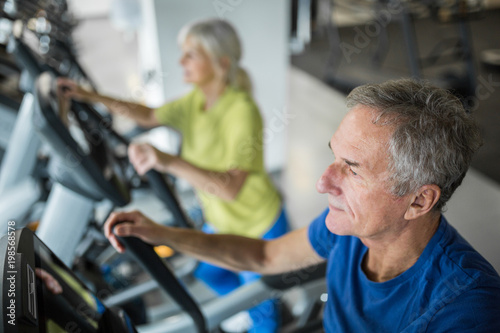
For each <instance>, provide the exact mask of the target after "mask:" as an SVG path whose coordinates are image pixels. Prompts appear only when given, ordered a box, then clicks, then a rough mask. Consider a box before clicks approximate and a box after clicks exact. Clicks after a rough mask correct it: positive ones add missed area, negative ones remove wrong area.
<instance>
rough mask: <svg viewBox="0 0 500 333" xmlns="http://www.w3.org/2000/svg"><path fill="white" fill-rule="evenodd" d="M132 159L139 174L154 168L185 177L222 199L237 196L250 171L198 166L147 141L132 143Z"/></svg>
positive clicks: (199, 187) (228, 199)
mask: <svg viewBox="0 0 500 333" xmlns="http://www.w3.org/2000/svg"><path fill="white" fill-rule="evenodd" d="M128 156H129V159H130V162H131V163H132V165H133V166H134V168H135V169H136V170H137V173H139V174H140V175H143V174H145V173H146V172H147V171H149V170H151V169H155V170H158V171H160V172H166V173H169V174H172V175H174V176H176V177H179V178H182V179H185V180H186V181H188V182H189V183H190V184H191V185H192V186H193V187H194V188H196V189H197V190H201V191H204V192H207V193H210V194H212V195H215V196H217V197H219V198H221V199H223V200H227V201H232V200H235V199H236V197H237V196H238V193H239V192H240V190H241V188H242V187H243V184H244V183H245V180H246V177H247V175H248V172H247V171H243V170H237V169H234V170H229V171H226V172H216V171H211V170H206V169H202V168H199V167H197V166H195V165H193V164H191V163H189V162H187V161H185V160H183V159H182V158H180V157H178V156H172V155H170V154H166V153H163V152H161V151H159V150H158V149H156V148H154V147H152V146H151V145H148V144H131V145H130V147H129V149H128Z"/></svg>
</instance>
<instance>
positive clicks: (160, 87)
mask: <svg viewBox="0 0 500 333" xmlns="http://www.w3.org/2000/svg"><path fill="white" fill-rule="evenodd" d="M141 4H142V11H143V13H142V14H143V27H142V29H141V31H140V32H139V52H140V59H141V60H140V61H141V66H142V72H143V75H145V73H146V72H149V73H150V74H153V76H152V79H150V81H149V83H148V84H147V86H146V91H147V93H148V94H149V97H148V98H147V103H148V104H150V105H152V106H154V104H156V105H158V104H159V103H161V102H163V101H165V100H169V99H172V98H175V97H178V96H180V95H181V94H183V93H185V92H187V91H188V90H189V89H190V87H189V86H187V85H186V84H184V83H182V82H183V79H182V68H181V67H180V65H179V58H180V50H179V48H178V46H177V34H178V32H179V30H180V29H181V27H182V26H184V25H185V24H186V23H188V22H190V21H192V20H196V19H201V18H208V17H220V18H224V19H227V20H229V21H230V22H231V23H232V24H233V25H234V26H235V28H236V29H237V31H238V33H239V35H240V38H241V40H242V44H243V58H242V67H244V68H245V69H246V70H247V71H248V72H249V74H250V76H251V78H252V82H253V85H254V97H255V99H256V101H257V104H258V105H259V107H260V109H261V113H262V115H263V118H264V122H265V124H264V126H265V130H264V131H265V137H264V142H265V161H266V167H267V168H268V169H269V170H274V169H279V168H281V167H283V165H284V161H285V152H284V151H285V126H284V125H286V124H285V122H286V121H287V120H286V118H284V117H283V114H284V113H285V110H286V97H287V96H286V86H287V84H286V83H287V79H286V73H287V68H288V31H289V28H288V27H289V21H288V20H289V16H290V15H289V2H288V1H282V0H251V1H250V0H215V1H199V0H142V1H141ZM150 77H151V76H150Z"/></svg>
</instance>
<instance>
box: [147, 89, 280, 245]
mask: <svg viewBox="0 0 500 333" xmlns="http://www.w3.org/2000/svg"><path fill="white" fill-rule="evenodd" d="M204 104H205V97H204V95H203V93H202V92H201V91H200V90H199V89H197V88H195V89H194V90H193V91H191V92H190V93H188V94H187V95H185V96H183V97H181V98H180V99H177V100H175V101H173V102H170V103H167V104H165V105H163V106H161V107H160V108H158V109H156V110H155V115H156V118H157V119H158V121H159V122H160V123H161V124H164V125H166V126H169V127H172V128H174V129H176V130H178V131H179V132H180V133H181V134H182V148H181V157H182V158H183V159H185V160H186V161H187V162H189V163H191V164H193V165H195V166H197V167H199V168H202V169H206V170H212V171H215V172H226V171H228V170H233V169H239V170H243V171H247V172H248V175H247V178H246V180H245V183H244V184H243V186H242V188H241V190H240V192H239V193H238V195H237V197H236V199H235V200H233V201H225V200H223V199H221V198H219V197H218V196H216V195H215V194H214V191H215V190H216V189H217V186H210V184H209V185H207V186H206V188H204V189H198V190H197V193H198V196H199V198H200V200H201V203H202V207H203V210H204V214H205V217H206V219H207V221H209V222H210V223H211V224H212V225H213V226H214V227H215V228H216V229H217V231H218V232H219V233H230V234H236V235H242V236H247V237H254V238H257V237H260V236H262V235H263V234H264V233H265V232H266V231H267V230H268V229H269V228H270V226H271V224H272V223H273V222H274V220H275V219H276V217H277V215H278V212H279V210H280V207H281V198H280V196H279V194H278V191H277V190H276V188H275V187H274V185H273V184H272V182H271V180H270V178H269V176H268V175H267V173H266V171H265V169H264V162H263V145H262V138H263V137H262V118H261V116H260V113H259V109H258V107H257V106H256V105H255V102H254V101H253V99H252V97H251V96H250V95H249V94H247V93H246V92H244V91H241V90H238V89H236V88H233V87H226V89H225V91H224V93H223V94H222V96H220V97H219V99H218V100H217V102H216V103H215V105H213V106H212V107H211V108H210V109H208V110H203V106H204ZM225 181H227V180H226V179H220V178H218V177H216V176H215V175H214V177H213V183H212V184H214V185H215V184H222V185H223V184H224V182H225Z"/></svg>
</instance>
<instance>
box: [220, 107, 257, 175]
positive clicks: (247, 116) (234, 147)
mask: <svg viewBox="0 0 500 333" xmlns="http://www.w3.org/2000/svg"><path fill="white" fill-rule="evenodd" d="M223 128H224V132H225V139H224V140H225V148H226V149H225V150H226V161H227V164H228V170H230V169H240V170H245V171H249V172H251V171H259V170H262V168H263V156H262V155H263V149H262V118H261V117H260V113H259V110H258V109H257V107H256V106H255V104H253V103H251V102H245V101H238V102H237V103H235V105H233V106H232V107H231V109H230V110H228V114H227V116H226V117H225V119H224V127H223Z"/></svg>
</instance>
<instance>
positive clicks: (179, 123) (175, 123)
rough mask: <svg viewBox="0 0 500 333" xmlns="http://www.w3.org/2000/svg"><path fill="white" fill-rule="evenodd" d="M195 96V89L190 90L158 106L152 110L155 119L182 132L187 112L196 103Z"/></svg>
mask: <svg viewBox="0 0 500 333" xmlns="http://www.w3.org/2000/svg"><path fill="white" fill-rule="evenodd" d="M195 96H196V94H195V91H192V92H190V93H188V94H187V95H185V96H183V97H181V98H179V99H176V100H174V101H172V102H168V103H166V104H164V105H162V106H160V107H159V108H157V109H155V110H154V113H155V116H156V119H157V120H158V122H159V123H160V124H161V125H165V126H168V127H172V128H174V129H176V130H179V131H181V132H182V131H183V129H184V126H185V123H186V121H187V120H186V117H187V112H188V111H189V110H190V109H191V108H192V107H194V103H196V97H195Z"/></svg>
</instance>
